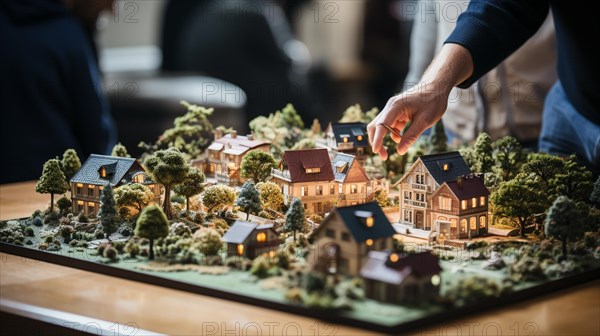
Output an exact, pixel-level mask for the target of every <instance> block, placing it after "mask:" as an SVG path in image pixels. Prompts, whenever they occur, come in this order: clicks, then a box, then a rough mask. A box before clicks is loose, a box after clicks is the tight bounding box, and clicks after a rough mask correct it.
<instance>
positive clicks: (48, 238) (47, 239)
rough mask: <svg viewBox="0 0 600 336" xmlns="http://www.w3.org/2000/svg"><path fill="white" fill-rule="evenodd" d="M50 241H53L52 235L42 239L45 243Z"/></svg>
mask: <svg viewBox="0 0 600 336" xmlns="http://www.w3.org/2000/svg"><path fill="white" fill-rule="evenodd" d="M52 241H54V238H53V237H52V236H47V237H46V238H45V239H44V242H45V243H48V244H50V243H52Z"/></svg>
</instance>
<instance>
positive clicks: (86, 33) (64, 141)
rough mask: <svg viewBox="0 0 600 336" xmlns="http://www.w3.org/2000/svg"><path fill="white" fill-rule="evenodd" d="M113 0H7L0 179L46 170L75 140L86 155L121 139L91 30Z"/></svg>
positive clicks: (1, 33) (1, 25)
mask: <svg viewBox="0 0 600 336" xmlns="http://www.w3.org/2000/svg"><path fill="white" fill-rule="evenodd" d="M112 3H113V0H95V1H85V0H70V1H67V0H65V1H62V0H3V1H2V2H0V44H1V45H2V46H3V48H0V73H1V74H2V76H0V109H1V110H2V123H1V124H2V126H1V130H2V132H1V133H2V144H3V149H2V157H3V158H4V159H3V162H2V165H1V166H2V173H1V174H0V183H10V182H18V181H26V180H34V179H37V178H39V176H40V175H41V173H42V166H43V164H44V162H45V161H47V160H48V159H51V158H54V157H57V156H62V154H63V152H64V151H65V150H66V149H68V148H73V149H75V150H76V151H77V153H78V154H79V156H80V158H81V159H82V160H84V159H85V158H86V157H87V156H88V155H89V154H92V153H97V154H110V151H111V149H112V146H113V145H114V144H115V143H116V129H115V127H114V124H113V121H112V118H111V115H110V111H109V107H108V105H107V101H106V100H105V97H104V95H103V93H102V85H101V81H100V72H99V70H98V65H97V62H96V58H95V51H94V47H93V43H92V41H91V38H90V36H91V35H90V34H91V32H92V30H93V27H94V24H95V22H96V19H97V18H98V16H99V14H100V12H101V11H103V10H105V9H110V8H111V7H112Z"/></svg>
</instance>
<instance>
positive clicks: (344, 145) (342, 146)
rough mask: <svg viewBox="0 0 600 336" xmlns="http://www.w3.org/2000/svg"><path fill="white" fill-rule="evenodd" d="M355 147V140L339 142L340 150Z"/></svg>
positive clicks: (338, 147)
mask: <svg viewBox="0 0 600 336" xmlns="http://www.w3.org/2000/svg"><path fill="white" fill-rule="evenodd" d="M353 148H354V142H338V144H337V149H338V150H350V149H353Z"/></svg>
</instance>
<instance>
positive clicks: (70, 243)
mask: <svg viewBox="0 0 600 336" xmlns="http://www.w3.org/2000/svg"><path fill="white" fill-rule="evenodd" d="M79 243H80V241H79V240H77V239H73V240H71V241H70V242H69V246H71V247H77V246H79Z"/></svg>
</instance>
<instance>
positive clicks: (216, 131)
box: [213, 129, 223, 140]
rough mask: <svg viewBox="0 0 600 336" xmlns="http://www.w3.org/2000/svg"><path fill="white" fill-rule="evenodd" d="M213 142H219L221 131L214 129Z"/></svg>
mask: <svg viewBox="0 0 600 336" xmlns="http://www.w3.org/2000/svg"><path fill="white" fill-rule="evenodd" d="M213 133H214V135H215V140H219V139H221V138H222V137H223V130H220V129H216V130H214V132H213Z"/></svg>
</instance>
